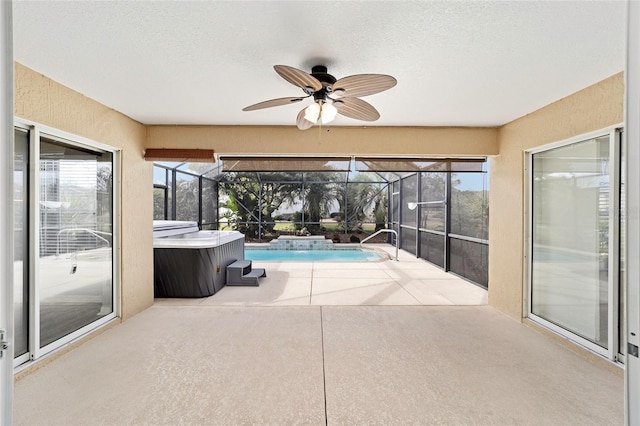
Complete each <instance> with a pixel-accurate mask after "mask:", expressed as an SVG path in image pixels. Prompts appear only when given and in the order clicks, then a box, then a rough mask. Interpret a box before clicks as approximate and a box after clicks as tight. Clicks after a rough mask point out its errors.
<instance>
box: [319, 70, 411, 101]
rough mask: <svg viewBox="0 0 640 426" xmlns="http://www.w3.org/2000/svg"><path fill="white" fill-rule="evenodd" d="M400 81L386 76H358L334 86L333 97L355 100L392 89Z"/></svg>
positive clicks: (342, 79)
mask: <svg viewBox="0 0 640 426" xmlns="http://www.w3.org/2000/svg"><path fill="white" fill-rule="evenodd" d="M397 83H398V81H397V80H396V79H395V78H393V77H391V76H390V75H386V74H357V75H350V76H349V77H344V78H341V79H340V80H337V81H336V82H335V83H333V85H332V93H331V94H332V96H333V97H336V98H342V97H348V98H355V97H360V96H368V95H373V94H374V93H380V92H382V91H384V90H387V89H391V88H392V87H393V86H395V85H396V84H397Z"/></svg>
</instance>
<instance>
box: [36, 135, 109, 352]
mask: <svg viewBox="0 0 640 426" xmlns="http://www.w3.org/2000/svg"><path fill="white" fill-rule="evenodd" d="M112 163H113V160H112V154H111V153H108V152H94V151H90V150H87V149H81V148H78V147H74V146H70V145H66V144H64V143H61V142H58V141H55V140H53V139H49V138H41V139H40V179H39V185H40V191H39V192H40V202H39V207H40V215H39V222H40V226H39V257H38V268H39V279H38V290H39V301H40V305H39V314H40V339H39V340H40V341H39V345H40V347H45V346H46V345H48V344H50V343H53V342H54V341H56V340H58V339H60V338H61V337H63V336H66V335H68V334H70V333H72V332H74V331H76V330H78V329H80V328H82V327H84V326H86V325H87V324H89V323H92V322H94V321H96V320H97V319H100V318H101V317H103V316H105V315H107V314H110V313H112V312H113V306H112V303H111V300H112V297H113V249H112V247H113V245H112V242H113V218H112V205H113V197H112V186H113V185H112V181H113V178H112V174H113V167H112Z"/></svg>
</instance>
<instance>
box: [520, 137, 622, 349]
mask: <svg viewBox="0 0 640 426" xmlns="http://www.w3.org/2000/svg"><path fill="white" fill-rule="evenodd" d="M617 135H618V133H617V132H605V133H604V134H602V135H597V136H594V137H591V138H587V139H583V140H579V141H575V142H574V141H572V142H570V143H568V144H564V145H561V146H555V147H552V148H549V149H545V150H540V151H538V152H534V153H532V154H531V156H530V168H531V197H530V208H529V211H530V215H531V222H530V226H531V228H530V240H531V245H530V248H529V250H530V256H529V259H530V265H529V271H530V316H531V317H532V318H534V319H535V320H537V321H540V322H542V323H543V324H544V325H547V326H550V327H551V328H552V329H556V330H559V331H561V333H563V334H566V335H568V336H569V337H572V338H574V340H576V341H578V342H580V343H583V344H585V345H586V346H588V347H590V348H591V349H593V350H595V351H597V352H599V353H602V354H605V355H608V356H610V357H612V358H613V356H614V352H615V353H616V354H617V349H618V348H617V344H616V343H617V342H616V340H617V336H618V332H617V327H618V322H617V317H618V312H619V309H618V303H617V293H618V292H617V288H618V287H617V280H618V273H617V271H618V268H619V266H618V244H619V237H618V222H617V220H618V218H617V212H618V211H619V209H618V203H619V191H620V184H619V178H618V177H619V166H618V163H619V158H618V157H619V154H618V146H619V144H618V140H619V138H618V136H617ZM614 346H615V347H614Z"/></svg>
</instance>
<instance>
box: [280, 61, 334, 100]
mask: <svg viewBox="0 0 640 426" xmlns="http://www.w3.org/2000/svg"><path fill="white" fill-rule="evenodd" d="M273 69H275V70H276V72H277V73H278V74H280V77H282V78H284V79H285V80H287V81H288V82H289V83H291V84H293V85H294V86H298V87H300V88H301V89H302V90H304V91H305V93H307V94H309V95H310V94H312V93H313V92H317V91H318V90H320V89H322V83H320V81H318V79H317V78H315V77H314V76H312V75H311V74H308V73H306V72H304V71H301V70H299V69H297V68H293V67H289V66H287V65H274V67H273Z"/></svg>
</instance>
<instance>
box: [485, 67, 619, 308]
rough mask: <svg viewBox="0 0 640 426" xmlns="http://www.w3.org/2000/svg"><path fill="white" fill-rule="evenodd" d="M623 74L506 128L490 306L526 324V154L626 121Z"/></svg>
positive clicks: (497, 175) (494, 193) (494, 165)
mask: <svg viewBox="0 0 640 426" xmlns="http://www.w3.org/2000/svg"><path fill="white" fill-rule="evenodd" d="M623 100H624V79H623V74H622V73H619V74H616V75H614V76H611V77H609V78H607V79H605V80H603V81H601V82H599V83H597V84H595V85H593V86H589V87H587V88H585V89H583V90H581V91H579V92H577V93H575V94H573V95H571V96H568V97H566V98H563V99H561V100H559V101H557V102H555V103H553V104H550V105H548V106H546V107H544V108H541V109H539V110H537V111H535V112H533V113H531V114H528V115H526V116H524V117H522V118H519V119H517V120H515V121H513V122H511V123H508V124H506V125H504V126H502V127H501V128H500V129H499V130H498V143H499V148H500V155H499V156H497V157H494V158H492V159H491V163H490V182H491V187H490V196H489V211H490V212H491V213H490V216H489V220H490V224H489V241H490V248H489V303H490V304H491V305H493V306H494V307H496V308H498V309H499V310H501V311H503V312H505V313H507V314H508V315H510V316H512V317H514V318H516V319H522V317H523V314H524V311H523V282H524V275H523V274H524V254H523V252H524V208H525V200H524V193H525V191H524V190H525V188H524V185H525V179H524V177H525V176H524V159H525V156H524V151H525V150H528V149H531V148H534V147H538V146H541V145H545V144H548V143H552V142H557V141H561V140H564V139H568V138H571V137H574V136H577V135H580V134H584V133H588V132H591V131H595V130H599V129H603V128H605V127H609V126H612V125H616V124H619V123H622V121H623Z"/></svg>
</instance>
